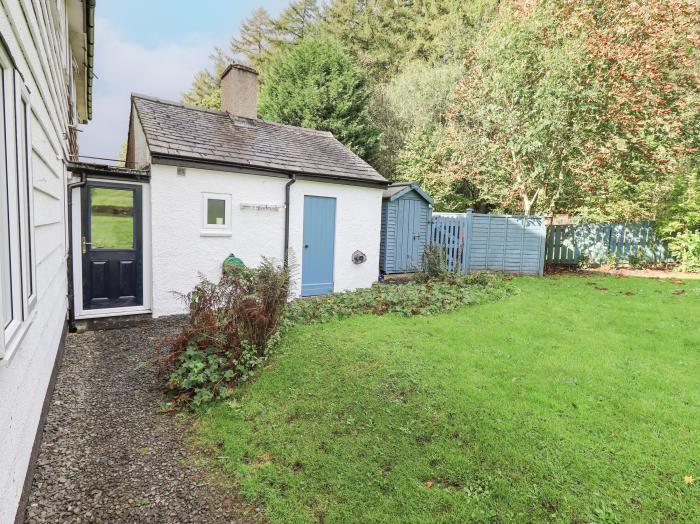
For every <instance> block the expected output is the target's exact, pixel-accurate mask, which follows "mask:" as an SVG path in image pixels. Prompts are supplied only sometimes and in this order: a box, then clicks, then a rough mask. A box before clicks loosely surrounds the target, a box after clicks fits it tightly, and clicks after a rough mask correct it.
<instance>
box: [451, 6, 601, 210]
mask: <svg viewBox="0 0 700 524" xmlns="http://www.w3.org/2000/svg"><path fill="white" fill-rule="evenodd" d="M575 48H576V41H575V40H573V41H571V40H570V39H567V38H566V35H564V34H562V33H561V32H559V31H557V30H556V25H555V20H554V18H553V17H552V16H551V14H550V13H549V12H548V11H547V10H546V9H545V8H540V7H535V8H534V9H533V12H530V13H527V14H524V13H522V12H521V11H520V10H518V9H517V8H513V9H505V8H504V9H503V10H502V12H501V14H500V15H499V17H498V18H497V19H496V20H495V21H494V22H493V23H492V25H491V26H490V27H489V28H488V30H487V31H484V34H483V36H482V37H481V39H480V41H479V45H478V47H477V48H475V49H474V50H473V51H472V52H471V53H470V56H469V58H468V71H467V73H466V75H465V77H464V79H463V80H462V81H461V82H460V84H459V85H458V86H457V88H456V91H455V103H454V104H453V105H452V107H451V108H450V109H449V112H448V126H447V133H446V136H445V137H444V140H445V144H444V145H442V146H441V147H442V149H443V151H446V152H448V153H449V154H450V156H449V157H448V158H447V159H446V161H444V168H443V173H440V174H439V175H437V176H438V177H441V178H443V179H445V180H446V181H447V182H448V185H449V186H452V185H454V184H455V183H459V182H462V183H464V182H468V183H469V184H470V185H471V186H472V187H475V188H477V190H478V193H477V195H478V199H480V200H484V201H486V202H488V203H490V204H492V205H495V206H496V207H498V208H501V209H504V210H516V209H518V210H522V211H523V212H524V213H525V214H531V213H535V212H537V213H541V212H543V211H544V212H548V211H552V210H553V209H554V208H555V207H557V205H558V204H559V203H560V202H562V201H563V199H564V198H565V197H566V196H567V195H568V193H569V192H570V187H571V183H572V181H571V179H570V177H568V176H567V169H568V165H569V163H570V162H572V161H573V160H574V159H575V158H576V156H577V155H578V152H579V150H580V144H579V143H578V137H577V135H576V130H577V123H576V120H577V119H580V117H581V115H582V114H585V113H586V103H585V99H586V96H587V94H586V92H585V91H584V90H582V89H581V87H580V85H579V82H578V78H577V77H578V75H577V69H576V68H575V67H574V66H575V63H574V62H573V60H572V59H571V57H570V55H571V53H572V52H573V50H574V49H575Z"/></svg>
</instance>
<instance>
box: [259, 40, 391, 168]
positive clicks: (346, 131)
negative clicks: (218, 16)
mask: <svg viewBox="0 0 700 524" xmlns="http://www.w3.org/2000/svg"><path fill="white" fill-rule="evenodd" d="M369 95H370V93H369V88H368V85H367V77H366V76H365V74H364V73H363V72H362V71H361V70H360V69H359V68H358V67H356V66H355V65H354V64H353V62H352V60H351V59H350V57H349V56H348V55H347V54H346V53H345V52H344V51H343V50H342V48H341V47H340V46H339V45H338V44H337V43H336V42H334V41H332V40H328V39H323V38H309V39H306V40H304V41H302V42H300V43H298V44H297V45H296V46H294V47H291V48H290V49H288V50H287V51H285V52H284V53H281V54H279V55H277V56H276V57H275V58H274V59H273V60H272V61H271V63H270V66H269V69H268V72H267V74H266V81H265V84H264V85H263V87H262V89H261V90H260V99H259V104H258V111H259V113H260V115H261V117H262V118H267V119H269V120H274V121H275V122H281V123H283V124H290V125H294V126H301V127H308V128H313V129H318V130H321V131H330V132H331V133H333V135H334V136H335V137H336V138H337V139H338V140H339V141H340V142H342V143H343V144H345V145H346V146H347V147H349V148H350V149H351V150H352V151H354V152H355V153H356V154H357V155H359V156H361V157H362V158H365V159H370V158H372V155H373V154H374V152H375V150H376V145H377V141H378V138H379V136H378V135H379V133H378V131H377V129H376V128H375V127H374V125H373V124H372V123H371V121H370V118H369V111H368V100H369Z"/></svg>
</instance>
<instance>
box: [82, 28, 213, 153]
mask: <svg viewBox="0 0 700 524" xmlns="http://www.w3.org/2000/svg"><path fill="white" fill-rule="evenodd" d="M95 26H96V27H95V73H96V74H97V76H98V77H99V78H95V79H94V81H93V82H94V83H93V85H94V88H93V111H92V120H91V121H90V123H89V124H87V125H86V126H81V127H82V130H83V132H82V133H80V154H81V155H90V156H97V157H106V158H116V157H117V156H118V154H119V148H120V146H121V144H122V143H123V142H124V141H125V140H126V136H127V133H128V125H129V109H130V108H129V103H130V95H131V93H141V94H146V95H151V96H157V97H159V98H164V99H168V100H179V99H180V95H181V94H182V92H183V91H186V90H187V89H188V88H189V87H190V85H191V82H192V78H193V76H194V74H195V73H196V72H197V71H199V70H200V69H203V68H205V67H208V66H209V54H210V52H211V50H212V48H213V47H214V45H215V43H214V42H212V41H209V40H204V39H202V38H201V37H197V36H191V37H189V38H187V37H185V38H183V39H182V40H181V41H179V42H177V43H170V42H168V43H163V44H159V45H157V46H156V47H150V48H149V47H145V46H143V45H140V44H138V43H135V42H130V41H127V40H126V39H124V38H123V37H122V35H120V34H119V32H118V31H116V30H115V29H113V28H112V27H110V25H109V22H108V21H106V20H105V19H101V18H98V19H97V20H96V23H95ZM86 160H87V159H86Z"/></svg>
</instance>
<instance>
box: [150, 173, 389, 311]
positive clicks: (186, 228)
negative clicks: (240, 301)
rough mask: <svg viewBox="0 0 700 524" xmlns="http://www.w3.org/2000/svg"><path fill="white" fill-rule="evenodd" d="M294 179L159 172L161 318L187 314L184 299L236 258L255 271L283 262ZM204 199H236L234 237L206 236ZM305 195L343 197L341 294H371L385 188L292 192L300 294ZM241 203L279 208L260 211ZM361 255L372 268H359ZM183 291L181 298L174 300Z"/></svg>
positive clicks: (157, 306)
mask: <svg viewBox="0 0 700 524" xmlns="http://www.w3.org/2000/svg"><path fill="white" fill-rule="evenodd" d="M287 181H288V179H287V178H281V177H280V178H277V177H270V176H262V175H249V174H242V173H234V172H225V171H214V170H206V169H194V168H187V169H186V174H185V176H178V175H177V168H176V167H174V166H165V165H158V164H154V165H152V166H151V210H152V238H153V251H152V252H153V302H152V304H153V305H152V309H153V316H155V317H158V316H163V315H172V314H178V313H183V312H185V308H184V305H183V303H182V301H181V300H179V299H178V297H177V296H176V293H187V292H189V291H191V290H192V288H193V287H194V286H195V285H196V284H197V282H198V281H199V277H198V275H199V274H200V273H201V274H203V275H205V276H206V277H207V278H209V279H217V278H218V277H219V275H220V273H221V263H222V262H223V260H224V258H226V256H228V255H229V254H230V253H234V254H235V255H236V256H238V257H239V258H241V259H242V260H243V262H244V263H245V264H246V265H248V266H255V265H257V264H258V263H259V262H260V261H261V259H262V257H263V256H265V257H268V258H272V259H275V260H277V261H279V262H281V261H282V258H283V255H284V207H283V204H284V188H285V184H286V183H287ZM202 193H220V194H225V195H230V196H231V217H230V218H231V225H232V230H231V234H230V236H203V235H202ZM304 195H315V196H326V197H335V198H336V199H337V201H336V242H335V267H334V279H335V291H344V290H350V289H356V288H359V287H369V286H371V285H372V283H373V282H375V281H376V280H377V275H378V268H379V228H380V222H381V216H380V214H381V198H382V189H379V188H376V189H375V188H367V187H359V186H351V185H343V184H335V183H325V182H311V181H306V180H298V181H297V182H296V183H295V184H294V185H292V186H291V208H290V252H291V257H292V261H293V263H295V264H296V266H297V268H296V271H295V275H294V277H293V280H294V281H293V289H294V290H295V291H296V292H298V289H299V280H300V278H301V264H302V259H301V252H302V241H303V232H302V229H303V218H304ZM241 204H262V205H277V206H279V207H278V208H277V209H276V210H269V209H266V210H258V209H251V208H245V209H243V208H242V207H241ZM356 250H360V251H362V252H364V253H365V254H366V255H367V258H368V260H367V262H365V263H364V264H360V265H356V264H353V263H352V260H351V256H352V253H353V252H354V251H356ZM173 292H175V293H173Z"/></svg>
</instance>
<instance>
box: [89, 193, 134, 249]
mask: <svg viewBox="0 0 700 524" xmlns="http://www.w3.org/2000/svg"><path fill="white" fill-rule="evenodd" d="M90 191H91V198H90V203H91V205H92V214H91V222H92V223H91V227H92V239H91V241H92V247H93V249H100V248H131V247H133V245H134V217H133V214H132V212H133V211H132V210H133V206H134V193H133V191H131V190H122V189H111V188H104V187H94V188H91V189H90ZM117 211H119V213H117Z"/></svg>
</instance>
